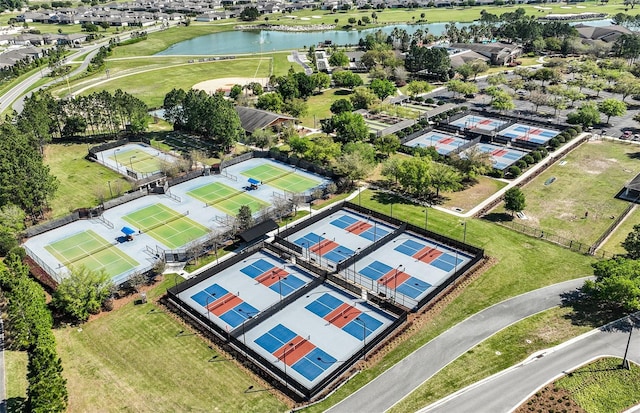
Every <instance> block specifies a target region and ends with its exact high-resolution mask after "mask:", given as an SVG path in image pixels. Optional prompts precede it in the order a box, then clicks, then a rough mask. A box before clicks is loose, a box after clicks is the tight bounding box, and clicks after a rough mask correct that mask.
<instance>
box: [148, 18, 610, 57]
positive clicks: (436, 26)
mask: <svg viewBox="0 0 640 413" xmlns="http://www.w3.org/2000/svg"><path fill="white" fill-rule="evenodd" d="M580 23H585V24H588V25H590V26H606V25H609V24H611V20H609V19H604V20H592V21H584V22H580ZM446 24H447V23H427V24H397V25H392V26H384V27H376V28H372V29H364V30H349V31H345V30H327V31H323V32H280V31H272V30H262V31H260V30H255V31H240V30H234V31H228V32H221V33H212V34H207V35H204V36H199V37H196V38H193V39H191V40H185V41H183V42H179V43H176V44H174V45H172V46H170V47H169V48H168V49H165V50H163V51H162V52H160V53H157V54H158V55H165V56H176V55H235V54H243V53H259V52H265V53H266V52H272V51H281V50H292V49H302V48H303V47H304V46H307V47H309V46H311V45H316V44H318V43H321V42H324V41H325V40H330V41H331V42H333V43H334V44H338V45H355V44H358V41H359V40H360V39H361V38H363V37H365V36H366V35H367V34H369V33H375V32H376V31H378V30H382V31H383V32H385V33H387V34H391V32H392V31H393V28H394V27H397V28H399V29H404V30H406V31H407V32H408V33H409V34H411V33H413V32H415V31H416V30H418V29H422V30H426V29H428V30H429V33H431V34H434V35H436V36H439V35H441V34H442V33H443V32H444V30H445V25H446ZM455 24H456V26H458V27H464V26H468V25H470V24H472V23H455ZM572 24H577V22H576V23H572Z"/></svg>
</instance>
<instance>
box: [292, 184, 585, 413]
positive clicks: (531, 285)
mask: <svg viewBox="0 0 640 413" xmlns="http://www.w3.org/2000/svg"><path fill="white" fill-rule="evenodd" d="M392 201H393V202H394V205H393V212H394V216H399V217H402V219H404V220H407V221H409V222H411V223H413V224H414V225H418V226H423V225H424V209H423V208H422V207H420V206H415V205H411V204H409V203H403V201H402V199H400V198H398V197H394V196H389V195H387V194H384V193H380V192H375V191H370V190H366V191H364V192H363V193H362V198H361V202H362V205H363V206H365V207H367V208H370V209H373V210H376V211H379V212H382V213H389V210H390V205H391V202H392ZM356 202H357V201H356ZM466 222H467V242H469V243H471V244H473V245H476V246H479V247H481V248H484V249H485V251H486V254H487V255H489V256H491V257H494V258H495V259H496V260H497V263H496V264H495V265H494V266H492V267H491V268H490V269H488V270H487V271H486V272H485V273H484V274H483V275H482V276H481V277H480V278H478V279H477V280H476V281H474V282H473V283H471V284H470V285H469V286H468V287H467V288H466V289H465V290H464V291H463V292H462V294H461V295H460V296H459V297H457V298H456V299H455V300H453V301H452V302H451V303H450V304H448V305H447V307H446V308H445V309H444V310H443V312H442V313H440V314H439V316H438V317H436V318H434V319H433V320H432V321H431V322H430V323H429V324H427V325H425V326H423V328H421V329H420V330H419V331H418V332H417V333H416V334H415V336H414V337H412V338H411V339H410V340H408V341H406V342H404V343H402V344H400V345H399V346H398V347H397V348H395V349H394V350H392V351H390V352H389V353H388V354H387V355H386V356H384V358H383V360H382V361H381V362H380V363H378V364H377V365H376V366H373V367H371V368H370V369H367V370H365V371H363V372H361V373H360V374H358V375H357V376H355V377H354V378H353V379H352V380H351V381H349V382H348V383H347V384H345V385H344V386H343V387H341V388H340V389H339V390H337V391H336V393H334V394H333V395H332V396H331V397H329V398H328V399H327V401H325V402H323V403H319V404H317V405H315V406H313V407H310V408H308V409H305V410H304V411H305V412H321V411H324V410H325V409H326V408H327V407H328V406H330V405H333V404H335V403H336V402H338V401H339V400H342V399H343V398H345V397H347V396H348V395H349V394H351V393H352V392H353V391H355V389H357V388H359V387H361V386H363V385H364V384H366V383H367V382H369V381H370V380H372V379H373V378H375V377H376V376H377V375H379V374H380V373H382V372H383V371H384V370H386V369H387V368H389V367H390V366H392V365H393V364H395V363H397V362H399V361H400V360H402V359H403V358H404V357H406V356H407V355H408V354H410V353H411V352H413V351H415V350H416V349H417V348H418V347H420V346H421V345H422V344H424V343H426V342H427V341H429V340H431V339H432V338H434V337H436V336H437V335H438V334H441V333H442V332H444V331H446V330H447V329H448V328H450V327H451V326H452V325H454V324H456V323H458V322H460V321H462V320H464V319H465V318H467V317H468V316H470V315H472V314H474V313H476V312H478V311H480V310H481V309H483V308H486V307H487V306H489V305H491V304H495V303H497V302H499V301H502V300H504V299H506V298H509V297H513V296H515V295H518V294H521V293H524V292H527V291H531V290H533V289H536V288H539V287H543V286H546V285H549V284H553V283H556V282H560V281H565V280H568V279H573V278H577V277H581V276H586V275H591V274H592V272H593V270H592V269H591V267H590V264H591V263H592V262H594V259H593V257H587V256H583V255H579V254H576V253H574V252H571V251H568V250H566V249H563V248H559V247H557V246H555V245H553V244H550V243H547V242H544V241H540V240H538V239H534V238H530V237H527V236H524V235H522V234H519V233H516V232H513V231H510V230H508V229H506V228H502V227H500V226H497V225H495V224H492V223H490V222H487V221H482V220H467V221H466ZM460 224H461V220H460V219H459V218H457V217H454V216H451V215H449V214H447V213H444V212H441V211H438V210H433V211H431V210H430V211H429V229H430V230H432V231H436V232H438V233H441V234H444V235H447V236H450V237H453V238H456V239H462V236H463V231H464V227H463V226H462V225H460ZM540 257H545V258H544V260H541V259H540Z"/></svg>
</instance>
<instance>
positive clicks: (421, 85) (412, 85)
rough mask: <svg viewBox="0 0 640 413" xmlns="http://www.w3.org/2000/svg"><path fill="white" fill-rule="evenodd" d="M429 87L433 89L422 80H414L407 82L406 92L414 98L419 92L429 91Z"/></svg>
mask: <svg viewBox="0 0 640 413" xmlns="http://www.w3.org/2000/svg"><path fill="white" fill-rule="evenodd" d="M431 89H433V87H431V85H430V84H429V83H427V82H425V81H422V80H414V81H411V82H409V84H407V92H408V93H409V96H411V97H412V98H415V97H416V96H418V95H419V94H421V93H426V92H429V91H430V90H431Z"/></svg>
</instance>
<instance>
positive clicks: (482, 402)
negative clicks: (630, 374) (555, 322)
mask: <svg viewBox="0 0 640 413" xmlns="http://www.w3.org/2000/svg"><path fill="white" fill-rule="evenodd" d="M628 339H629V332H628V331H623V330H621V329H619V328H613V329H606V328H605V329H599V330H595V332H594V333H593V334H588V335H586V336H583V337H582V338H581V339H579V340H575V341H572V342H570V344H568V345H560V346H558V347H556V348H555V349H551V350H550V352H548V353H547V354H545V355H544V356H543V357H539V358H533V359H532V360H530V361H529V362H526V363H524V364H521V365H518V366H516V367H513V368H511V369H508V370H505V371H503V372H501V373H498V374H496V375H494V376H491V377H490V378H488V379H487V380H483V381H481V382H479V383H476V384H474V385H471V386H469V387H467V388H465V389H462V390H461V391H459V392H457V393H456V394H454V395H452V396H450V397H448V398H445V399H443V400H440V401H438V402H436V403H434V404H433V405H431V406H427V407H426V408H424V409H422V410H420V413H427V412H429V413H431V412H447V413H449V412H472V411H481V412H492V413H501V412H511V411H513V410H514V409H515V408H516V407H518V406H519V405H520V404H522V403H523V402H524V401H525V400H526V399H527V398H529V397H530V396H531V395H532V394H533V393H535V392H536V391H537V390H538V389H539V388H541V387H543V386H544V385H545V384H547V383H548V382H550V381H552V380H554V379H555V378H557V377H559V376H561V375H563V373H564V372H567V371H571V370H573V369H575V368H576V367H578V366H580V365H582V364H584V363H585V362H587V361H589V360H592V359H594V358H597V357H599V356H604V355H607V356H618V357H621V358H622V357H623V356H624V351H625V347H626V345H627V340H628ZM638 343H640V337H638V331H637V326H636V329H635V333H633V334H632V336H631V342H630V347H629V353H628V358H629V359H630V360H633V361H635V362H636V363H638V362H640V346H638ZM479 406H482V407H481V408H479Z"/></svg>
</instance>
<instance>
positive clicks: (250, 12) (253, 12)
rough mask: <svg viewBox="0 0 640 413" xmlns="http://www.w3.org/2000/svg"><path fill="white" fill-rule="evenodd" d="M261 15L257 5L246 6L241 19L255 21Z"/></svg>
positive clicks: (241, 13)
mask: <svg viewBox="0 0 640 413" xmlns="http://www.w3.org/2000/svg"><path fill="white" fill-rule="evenodd" d="M258 17H260V12H259V11H258V9H257V8H255V7H245V8H244V10H242V11H241V12H240V19H242V20H244V21H249V22H251V21H254V20H257V19H258Z"/></svg>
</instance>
